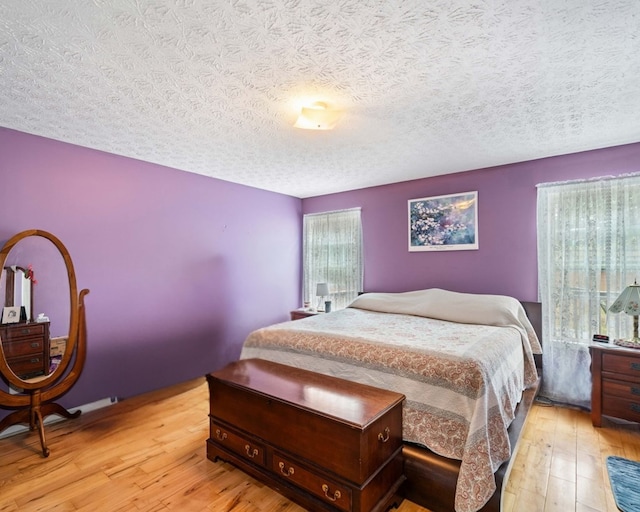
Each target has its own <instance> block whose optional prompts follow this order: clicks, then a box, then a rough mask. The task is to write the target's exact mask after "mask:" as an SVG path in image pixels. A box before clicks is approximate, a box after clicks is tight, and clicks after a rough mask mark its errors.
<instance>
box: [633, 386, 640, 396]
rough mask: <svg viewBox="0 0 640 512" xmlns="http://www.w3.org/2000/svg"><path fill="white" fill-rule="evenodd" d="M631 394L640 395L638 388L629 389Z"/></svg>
mask: <svg viewBox="0 0 640 512" xmlns="http://www.w3.org/2000/svg"><path fill="white" fill-rule="evenodd" d="M631 394H632V395H640V388H634V387H633V386H632V387H631Z"/></svg>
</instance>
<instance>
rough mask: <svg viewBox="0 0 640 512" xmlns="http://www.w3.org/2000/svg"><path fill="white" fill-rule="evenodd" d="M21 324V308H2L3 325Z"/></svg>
mask: <svg viewBox="0 0 640 512" xmlns="http://www.w3.org/2000/svg"><path fill="white" fill-rule="evenodd" d="M19 322H20V306H5V307H4V308H2V323H3V324H17V323H19Z"/></svg>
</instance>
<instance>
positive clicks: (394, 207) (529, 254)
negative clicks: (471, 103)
mask: <svg viewBox="0 0 640 512" xmlns="http://www.w3.org/2000/svg"><path fill="white" fill-rule="evenodd" d="M639 170H640V144H630V145H626V146H619V147H615V148H607V149H602V150H596V151H588V152H583V153H577V154H573V155H566V156H559V157H552V158H545V159H541V160H535V161H530V162H523V163H518V164H512V165H504V166H500V167H493V168H489V169H481V170H475V171H468V172H462V173H458V174H452V175H446V176H437V177H432V178H425V179H421V180H414V181H407V182H401V183H395V184H391V185H385V186H380V187H372V188H366V189H362V190H356V191H352V192H344V193H339V194H331V195H326V196H319V197H314V198H308V199H304V200H303V201H302V208H303V213H317V212H322V211H329V210H338V209H342V208H353V207H357V206H360V207H362V223H363V231H364V233H363V238H364V255H365V264H364V288H365V290H368V291H407V290H416V289H422V288H430V287H438V288H447V289H450V290H455V291H461V292H470V293H498V294H507V295H512V296H514V297H517V298H519V299H521V300H533V301H535V300H537V297H538V281H537V279H538V276H537V249H536V195H537V190H536V184H538V183H545V182H553V181H563V180H572V179H577V178H591V177H597V176H605V175H618V174H623V173H630V172H638V171H639ZM473 190H477V191H478V223H479V226H478V229H479V242H480V248H479V249H478V250H476V251H445V252H409V251H408V227H407V201H408V200H409V199H417V198H421V197H430V196H439V195H445V194H453V193H458V192H468V191H473Z"/></svg>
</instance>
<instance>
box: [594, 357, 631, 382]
mask: <svg viewBox="0 0 640 512" xmlns="http://www.w3.org/2000/svg"><path fill="white" fill-rule="evenodd" d="M638 355H639V356H640V354H638ZM602 371H603V372H606V373H615V374H617V375H620V376H622V375H626V376H629V377H631V378H632V379H634V380H637V381H638V382H639V383H640V358H639V357H632V356H627V355H621V354H620V355H619V354H610V353H605V354H603V356H602Z"/></svg>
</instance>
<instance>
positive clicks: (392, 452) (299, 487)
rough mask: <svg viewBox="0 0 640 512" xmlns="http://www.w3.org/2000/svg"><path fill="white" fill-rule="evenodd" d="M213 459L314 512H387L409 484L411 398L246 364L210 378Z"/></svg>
mask: <svg viewBox="0 0 640 512" xmlns="http://www.w3.org/2000/svg"><path fill="white" fill-rule="evenodd" d="M207 381H208V383H209V394H210V415H209V417H210V425H211V430H210V437H209V439H208V440H207V457H208V458H209V459H211V460H213V461H215V460H217V459H222V460H224V461H227V462H230V463H232V464H234V465H235V466H237V467H239V468H240V469H242V470H243V471H245V472H246V473H247V474H249V475H251V476H253V477H254V478H256V479H258V480H260V481H262V482H264V483H266V484H267V485H269V486H270V487H272V488H273V489H275V490H277V491H278V492H280V493H281V494H283V495H284V496H287V497H288V498H289V499H291V500H292V501H295V502H297V503H299V504H300V505H302V506H303V507H305V508H307V509H309V510H318V511H323V510H342V511H346V512H370V511H383V510H386V509H387V508H389V507H390V506H391V505H392V504H394V502H396V503H397V498H396V492H397V491H398V489H399V487H400V486H401V484H402V483H403V481H404V476H403V463H402V402H403V400H404V395H402V394H399V393H395V392H391V391H385V390H382V389H378V388H375V387H371V386H365V385H362V384H356V383H353V382H348V381H345V380H342V379H337V378H335V377H329V376H326V375H321V374H319V373H314V372H309V371H306V370H301V369H299V368H293V367H290V366H285V365H281V364H278V363H273V362H270V361H264V360H260V359H245V360H240V361H237V362H234V363H231V364H229V365H228V366H227V367H225V368H223V369H222V370H220V371H218V372H215V373H211V374H209V375H207Z"/></svg>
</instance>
